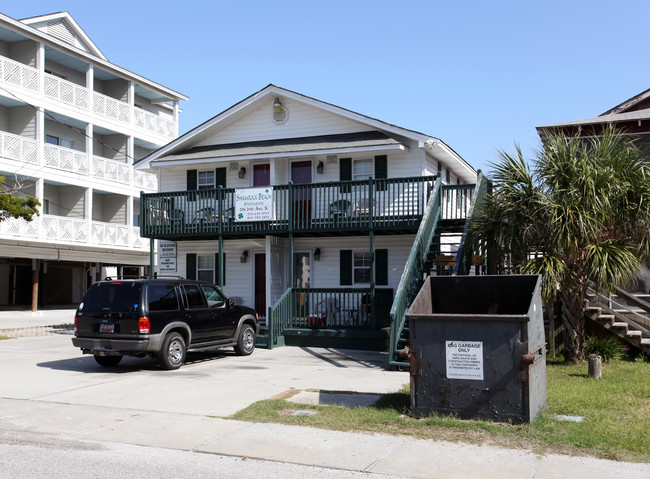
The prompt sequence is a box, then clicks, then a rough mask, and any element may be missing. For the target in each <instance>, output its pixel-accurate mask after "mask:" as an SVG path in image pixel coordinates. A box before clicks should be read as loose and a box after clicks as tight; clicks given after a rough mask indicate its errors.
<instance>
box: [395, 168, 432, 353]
mask: <svg viewBox="0 0 650 479" xmlns="http://www.w3.org/2000/svg"><path fill="white" fill-rule="evenodd" d="M441 203H442V180H441V178H438V179H437V180H436V182H435V185H434V187H433V191H432V193H431V196H430V197H429V201H428V202H427V206H426V209H425V211H424V215H423V216H422V222H421V223H420V227H419V229H418V232H417V234H416V236H415V241H414V242H413V248H412V249H411V253H410V254H409V257H408V259H407V260H406V265H405V266H404V272H403V273H402V277H401V278H400V281H399V285H398V286H397V291H396V292H395V299H394V300H393V306H392V307H391V310H390V338H389V341H390V350H389V353H390V356H389V360H388V362H389V364H390V365H391V366H402V365H404V362H403V361H399V358H398V357H397V356H398V351H397V347H398V343H399V339H400V336H401V335H402V332H403V331H404V326H405V324H406V310H407V308H408V306H409V305H410V303H411V301H412V300H413V298H414V297H415V294H416V293H417V291H418V289H419V288H420V287H421V286H422V284H424V278H423V270H424V265H425V263H426V262H427V255H428V254H429V246H430V245H431V242H432V241H433V237H434V235H435V232H436V227H437V225H438V220H439V219H440V208H441Z"/></svg>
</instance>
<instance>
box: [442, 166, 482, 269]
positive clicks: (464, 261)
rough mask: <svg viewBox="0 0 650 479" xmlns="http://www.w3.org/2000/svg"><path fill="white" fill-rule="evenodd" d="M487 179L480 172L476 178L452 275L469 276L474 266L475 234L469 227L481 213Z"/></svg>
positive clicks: (479, 171)
mask: <svg viewBox="0 0 650 479" xmlns="http://www.w3.org/2000/svg"><path fill="white" fill-rule="evenodd" d="M487 183H488V181H487V179H486V178H485V176H483V172H482V171H481V170H478V175H477V178H476V187H475V188H474V192H475V194H474V197H473V198H472V202H471V204H470V207H469V211H468V212H467V219H466V220H465V226H463V235H462V236H461V240H460V246H459V247H458V251H457V252H456V262H455V263H454V267H453V269H452V271H451V274H452V275H457V274H469V269H470V267H471V265H472V263H471V260H470V259H471V258H472V256H473V253H474V247H473V245H470V244H469V243H470V242H471V241H472V240H473V236H474V235H473V234H471V232H470V230H469V227H470V224H471V222H472V220H473V219H474V218H475V217H477V216H478V215H479V214H480V212H479V211H478V209H477V208H476V203H477V202H478V200H479V198H483V197H484V196H485V195H486V194H487Z"/></svg>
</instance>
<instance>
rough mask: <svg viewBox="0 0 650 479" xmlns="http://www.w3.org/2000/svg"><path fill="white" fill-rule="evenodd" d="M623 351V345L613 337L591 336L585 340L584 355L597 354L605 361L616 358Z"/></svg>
mask: <svg viewBox="0 0 650 479" xmlns="http://www.w3.org/2000/svg"><path fill="white" fill-rule="evenodd" d="M622 353H623V346H622V345H621V343H620V341H619V340H618V339H616V338H614V337H607V338H599V337H596V336H591V337H589V338H587V340H586V341H585V357H588V356H589V355H590V354H598V355H599V356H600V357H602V358H603V359H604V360H605V361H609V360H610V359H616V358H619V357H620V356H621V354H622Z"/></svg>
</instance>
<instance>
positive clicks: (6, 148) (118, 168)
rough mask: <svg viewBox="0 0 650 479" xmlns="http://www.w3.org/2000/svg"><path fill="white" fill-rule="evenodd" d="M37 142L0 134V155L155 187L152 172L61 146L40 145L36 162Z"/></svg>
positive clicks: (124, 183)
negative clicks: (41, 155)
mask: <svg viewBox="0 0 650 479" xmlns="http://www.w3.org/2000/svg"><path fill="white" fill-rule="evenodd" d="M38 146H39V142H38V141H36V140H32V139H30V138H24V137H22V136H19V135H12V134H10V133H0V157H2V158H6V159H9V160H15V161H19V162H22V163H30V164H33V165H41V164H42V165H43V166H46V167H49V168H53V169H55V170H61V171H67V172H70V173H76V174H78V175H82V176H90V177H92V178H98V179H102V180H108V181H111V182H115V183H119V184H121V185H131V186H134V187H137V188H140V189H141V190H148V191H155V190H156V189H157V188H158V178H157V177H156V175H154V174H151V173H146V172H142V171H135V170H133V167H132V166H131V165H129V164H128V163H124V162H122V161H116V160H110V159H108V158H102V157H101V156H91V155H89V154H88V153H85V152H83V151H77V150H73V149H70V148H64V147H61V146H56V145H50V144H44V145H43V161H42V163H41V162H40V161H39V157H38V150H39V148H38Z"/></svg>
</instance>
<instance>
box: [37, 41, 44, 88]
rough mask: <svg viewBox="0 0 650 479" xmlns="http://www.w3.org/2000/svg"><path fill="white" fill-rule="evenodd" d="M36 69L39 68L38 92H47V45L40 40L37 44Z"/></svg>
mask: <svg viewBox="0 0 650 479" xmlns="http://www.w3.org/2000/svg"><path fill="white" fill-rule="evenodd" d="M36 69H37V70H38V94H39V95H40V96H43V94H44V93H45V45H44V44H43V43H42V42H39V43H38V45H36Z"/></svg>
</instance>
